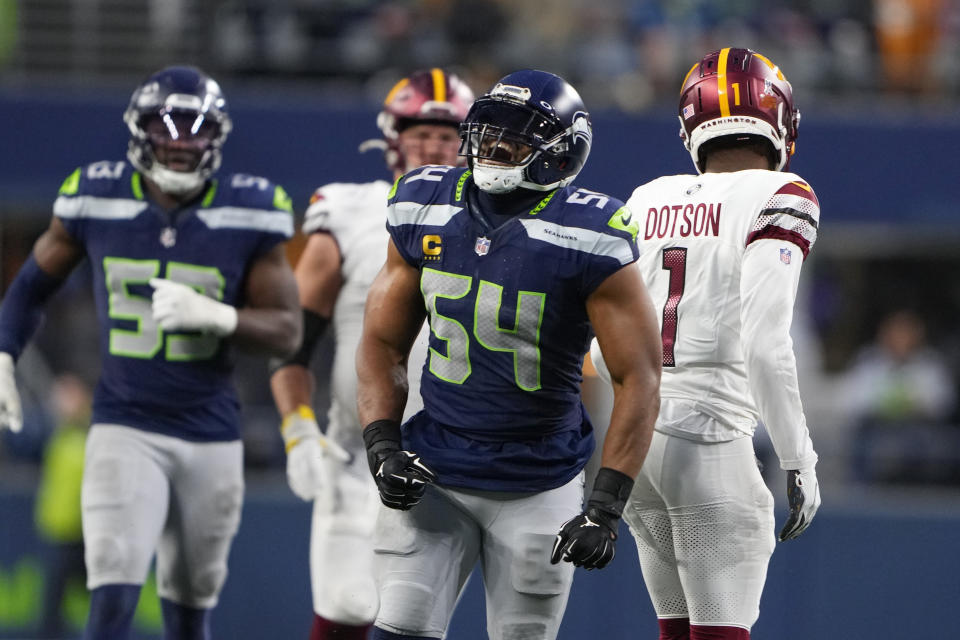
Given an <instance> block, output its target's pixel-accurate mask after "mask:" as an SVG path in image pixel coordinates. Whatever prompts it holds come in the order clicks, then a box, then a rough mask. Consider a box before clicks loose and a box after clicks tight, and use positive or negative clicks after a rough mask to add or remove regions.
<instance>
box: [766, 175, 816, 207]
mask: <svg viewBox="0 0 960 640" xmlns="http://www.w3.org/2000/svg"><path fill="white" fill-rule="evenodd" d="M774 195H788V196H799V197H801V198H806V199H807V200H809V201H811V202H812V203H813V204H815V205H817V207H819V206H820V201H819V200H817V194H815V193H814V192H813V188H812V187H811V186H810V185H808V184H807V183H806V182H799V181H798V182H788V183H787V184H785V185H783V186H782V187H780V190H779V191H777V192H776V193H775V194H774Z"/></svg>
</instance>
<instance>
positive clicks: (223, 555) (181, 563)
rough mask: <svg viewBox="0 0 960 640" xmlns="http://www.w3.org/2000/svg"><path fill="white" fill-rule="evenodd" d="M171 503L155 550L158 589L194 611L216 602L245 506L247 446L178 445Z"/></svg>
mask: <svg viewBox="0 0 960 640" xmlns="http://www.w3.org/2000/svg"><path fill="white" fill-rule="evenodd" d="M175 451H176V458H177V465H176V469H177V471H176V473H175V474H173V476H172V478H171V492H172V493H171V506H170V515H169V517H168V519H167V524H166V526H165V527H164V530H163V534H162V535H161V538H160V543H159V546H158V548H157V593H158V594H159V595H160V597H162V598H166V599H167V600H170V601H172V602H176V603H178V604H182V605H184V606H187V607H193V608H196V609H210V608H212V607H214V606H216V604H217V599H218V598H219V595H220V590H221V589H222V588H223V583H224V581H225V580H226V577H227V557H228V555H229V553H230V545H231V543H232V542H233V537H234V536H235V535H236V533H237V529H238V528H239V526H240V512H241V509H242V507H243V489H244V487H243V445H242V444H241V443H240V441H232V442H187V441H184V440H177V441H176V444H175Z"/></svg>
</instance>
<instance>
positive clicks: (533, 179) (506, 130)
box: [460, 69, 593, 193]
mask: <svg viewBox="0 0 960 640" xmlns="http://www.w3.org/2000/svg"><path fill="white" fill-rule="evenodd" d="M592 141H593V128H592V125H591V124H590V114H589V113H587V110H586V108H585V107H584V105H583V100H581V99H580V95H579V94H578V93H577V91H576V89H574V88H573V87H572V86H571V85H570V84H569V83H567V81H566V80H564V79H563V78H561V77H560V76H557V75H554V74H552V73H548V72H546V71H537V70H533V69H525V70H522V71H516V72H514V73H511V74H509V75H507V76H504V77H503V78H501V79H500V81H499V82H497V84H496V85H494V87H493V88H492V89H491V90H490V92H489V93H487V94H486V95H484V96H483V97H481V98H480V99H478V100H477V101H476V102H474V103H473V106H472V107H471V108H470V111H469V113H467V117H466V120H465V121H464V123H463V124H462V125H460V155H462V156H466V158H467V162H468V165H469V166H470V168H471V169H472V170H473V181H474V182H475V183H476V185H477V186H478V187H480V188H481V189H482V190H484V191H486V192H488V193H507V192H510V191H513V190H514V189H516V188H518V187H523V188H526V189H532V190H535V191H549V190H551V189H556V188H557V187H563V186H566V185H568V184H570V182H572V181H573V179H574V178H575V177H576V176H577V174H578V173H580V170H581V169H582V168H583V165H584V164H585V163H586V161H587V156H588V155H589V154H590V145H591V143H592Z"/></svg>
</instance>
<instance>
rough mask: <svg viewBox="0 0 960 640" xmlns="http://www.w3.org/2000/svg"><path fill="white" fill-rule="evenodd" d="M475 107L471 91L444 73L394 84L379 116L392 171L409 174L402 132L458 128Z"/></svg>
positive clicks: (421, 74) (429, 73) (424, 72)
mask: <svg viewBox="0 0 960 640" xmlns="http://www.w3.org/2000/svg"><path fill="white" fill-rule="evenodd" d="M472 104H473V91H471V90H470V87H468V86H467V85H466V83H465V82H463V81H462V80H460V78H458V77H457V76H456V75H454V74H452V73H448V72H446V71H444V70H443V69H437V68H434V69H424V70H421V71H414V72H413V73H411V74H410V75H409V76H407V77H406V78H403V79H402V80H400V82H398V83H397V84H395V85H394V87H393V88H392V89H391V90H390V93H388V94H387V97H386V99H385V100H384V101H383V110H382V111H381V112H380V113H379V114H378V115H377V126H378V127H379V128H380V131H382V132H383V137H384V140H385V142H386V148H385V150H384V153H385V156H386V161H387V166H388V167H389V168H390V170H391V171H406V170H407V166H406V164H405V163H406V160H405V158H404V157H403V153H402V152H401V150H400V145H399V137H400V132H401V131H403V130H404V129H405V128H407V127H409V126H410V125H413V124H445V125H450V126H452V127H455V128H459V126H460V122H462V121H463V119H464V117H466V115H467V111H468V110H469V109H470V105H472ZM369 146H373V145H369ZM361 149H363V147H361Z"/></svg>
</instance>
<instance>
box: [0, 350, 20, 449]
mask: <svg viewBox="0 0 960 640" xmlns="http://www.w3.org/2000/svg"><path fill="white" fill-rule="evenodd" d="M14 367H15V363H14V362H13V356H11V355H10V354H9V353H6V352H3V351H0V431H3V430H4V429H10V431H13V432H14V433H16V432H18V431H20V429H22V428H23V411H22V409H21V406H20V393H19V392H18V391H17V380H16V377H15V376H14V374H13V370H14Z"/></svg>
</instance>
